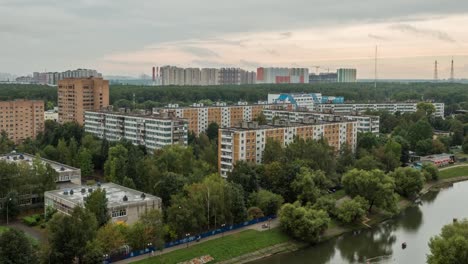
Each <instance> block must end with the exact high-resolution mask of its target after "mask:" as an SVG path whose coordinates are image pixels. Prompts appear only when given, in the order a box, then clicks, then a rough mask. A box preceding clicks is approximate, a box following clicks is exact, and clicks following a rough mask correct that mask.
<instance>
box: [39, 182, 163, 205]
mask: <svg viewBox="0 0 468 264" xmlns="http://www.w3.org/2000/svg"><path fill="white" fill-rule="evenodd" d="M98 188H102V189H104V190H105V191H106V197H107V200H108V201H107V207H109V208H112V207H118V206H125V205H129V204H134V203H140V202H142V201H148V200H161V198H159V197H157V196H154V195H151V194H147V193H143V192H140V191H137V190H134V189H130V188H127V187H124V186H121V185H118V184H115V183H103V184H99V183H98V184H96V185H93V186H85V185H84V186H80V185H76V186H75V187H72V188H68V189H62V190H53V191H48V192H46V194H48V195H53V196H55V197H58V198H61V199H64V200H67V201H69V202H71V203H73V204H77V205H78V204H79V205H82V204H83V203H84V198H85V197H87V196H88V195H90V194H91V193H92V192H93V191H95V190H97V189H98Z"/></svg>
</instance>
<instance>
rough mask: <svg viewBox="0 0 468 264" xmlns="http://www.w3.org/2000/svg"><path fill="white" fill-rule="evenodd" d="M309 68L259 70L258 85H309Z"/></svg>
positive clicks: (261, 68)
mask: <svg viewBox="0 0 468 264" xmlns="http://www.w3.org/2000/svg"><path fill="white" fill-rule="evenodd" d="M308 82H309V69H307V68H263V67H260V68H257V83H276V84H278V83H308Z"/></svg>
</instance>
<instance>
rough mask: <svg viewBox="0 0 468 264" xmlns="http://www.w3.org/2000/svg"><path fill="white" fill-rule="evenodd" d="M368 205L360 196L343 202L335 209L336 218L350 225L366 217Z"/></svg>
mask: <svg viewBox="0 0 468 264" xmlns="http://www.w3.org/2000/svg"><path fill="white" fill-rule="evenodd" d="M368 207H369V203H368V202H367V200H366V199H364V198H362V197H361V196H359V195H358V196H356V197H354V198H353V199H352V200H346V201H344V202H343V203H342V204H341V205H340V206H339V207H338V209H337V217H338V219H339V220H340V221H342V222H344V223H352V222H354V221H356V220H358V219H360V218H362V217H363V216H365V215H366V212H367V208H368Z"/></svg>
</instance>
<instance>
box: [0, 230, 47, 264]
mask: <svg viewBox="0 0 468 264" xmlns="http://www.w3.org/2000/svg"><path fill="white" fill-rule="evenodd" d="M0 260H1V263H4V264H26V263H27V264H34V263H39V262H38V260H37V251H36V248H35V246H34V245H33V244H32V243H31V240H30V239H28V237H27V236H26V235H25V234H24V232H23V231H19V230H16V229H9V230H7V231H5V232H3V233H2V234H1V235H0Z"/></svg>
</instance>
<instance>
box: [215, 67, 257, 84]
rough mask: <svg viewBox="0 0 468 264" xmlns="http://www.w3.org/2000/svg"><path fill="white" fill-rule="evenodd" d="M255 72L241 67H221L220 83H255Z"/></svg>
mask: <svg viewBox="0 0 468 264" xmlns="http://www.w3.org/2000/svg"><path fill="white" fill-rule="evenodd" d="M254 74H255V73H253V72H249V71H246V70H243V69H240V68H221V69H220V70H219V72H218V81H219V84H220V85H240V84H254V83H255V79H254V77H255V75H254Z"/></svg>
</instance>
